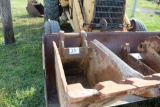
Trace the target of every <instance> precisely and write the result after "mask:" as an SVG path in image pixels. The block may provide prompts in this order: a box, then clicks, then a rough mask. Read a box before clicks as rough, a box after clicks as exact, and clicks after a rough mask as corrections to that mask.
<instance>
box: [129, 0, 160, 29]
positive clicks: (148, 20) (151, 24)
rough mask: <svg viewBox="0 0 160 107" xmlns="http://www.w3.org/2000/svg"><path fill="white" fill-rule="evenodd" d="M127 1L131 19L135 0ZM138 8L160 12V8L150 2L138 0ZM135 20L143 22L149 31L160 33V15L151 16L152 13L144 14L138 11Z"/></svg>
mask: <svg viewBox="0 0 160 107" xmlns="http://www.w3.org/2000/svg"><path fill="white" fill-rule="evenodd" d="M126 1H127V10H126V13H127V15H128V17H129V18H130V19H131V18H132V17H131V14H132V9H133V3H134V0H126ZM137 8H143V9H146V8H148V9H153V10H155V11H160V6H159V7H157V4H155V3H152V2H151V1H148V0H138V3H137ZM134 18H137V19H139V20H140V21H142V22H143V23H144V24H145V25H146V27H147V29H148V31H160V21H159V20H160V14H159V15H157V14H151V13H144V12H140V11H136V13H135V16H134Z"/></svg>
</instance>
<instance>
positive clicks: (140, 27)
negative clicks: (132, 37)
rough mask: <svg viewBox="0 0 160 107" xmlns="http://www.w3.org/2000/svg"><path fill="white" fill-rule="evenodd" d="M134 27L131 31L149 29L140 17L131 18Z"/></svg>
mask: <svg viewBox="0 0 160 107" xmlns="http://www.w3.org/2000/svg"><path fill="white" fill-rule="evenodd" d="M130 22H131V26H132V28H131V29H129V31H147V28H146V26H145V25H144V23H142V22H141V21H140V20H138V19H131V20H130Z"/></svg>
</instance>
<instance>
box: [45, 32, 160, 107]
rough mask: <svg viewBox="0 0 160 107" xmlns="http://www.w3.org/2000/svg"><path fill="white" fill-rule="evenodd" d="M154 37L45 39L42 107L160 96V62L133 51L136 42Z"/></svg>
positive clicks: (89, 106) (98, 105) (90, 106)
mask: <svg viewBox="0 0 160 107" xmlns="http://www.w3.org/2000/svg"><path fill="white" fill-rule="evenodd" d="M155 35H160V33H159V32H99V33H86V32H84V31H81V32H80V33H64V32H63V31H60V32H59V33H58V34H45V35H43V44H42V49H43V69H44V77H45V79H44V81H45V82H44V83H45V95H46V97H45V98H46V106H47V107H48V106H49V107H50V106H51V107H52V106H53V107H56V106H57V107H59V106H61V107H104V106H117V105H123V104H128V103H133V102H138V101H142V100H147V99H150V98H155V97H159V96H160V90H159V87H160V73H159V72H158V71H159V69H158V68H159V64H158V63H159V62H160V60H159V58H156V56H152V55H147V54H146V53H138V51H137V46H138V44H139V43H141V42H143V41H144V39H146V38H148V37H153V36H155ZM128 47H129V48H128ZM137 54H138V55H139V57H137V59H136V58H135V57H136V55H137ZM151 58H152V59H154V60H152V59H151ZM139 59H142V60H139ZM144 62H145V63H144ZM152 63H153V64H155V66H154V65H152ZM156 66H157V67H156ZM155 67H156V68H157V69H153V68H155Z"/></svg>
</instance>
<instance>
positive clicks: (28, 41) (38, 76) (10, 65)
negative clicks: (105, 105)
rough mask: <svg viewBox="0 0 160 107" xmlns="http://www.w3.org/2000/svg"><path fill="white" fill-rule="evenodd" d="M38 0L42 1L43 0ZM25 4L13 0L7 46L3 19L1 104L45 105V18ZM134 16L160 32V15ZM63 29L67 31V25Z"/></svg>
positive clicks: (16, 106) (1, 106) (2, 106)
mask: <svg viewBox="0 0 160 107" xmlns="http://www.w3.org/2000/svg"><path fill="white" fill-rule="evenodd" d="M39 1H40V2H41V3H43V0H39ZM139 2H145V3H147V4H146V5H145V6H144V5H143V6H142V7H147V6H150V8H154V6H156V5H154V6H151V5H152V3H150V2H149V1H146V0H139ZM26 4H27V0H11V5H12V16H13V25H14V33H15V38H16V43H15V44H14V45H8V46H5V45H4V40H3V34H2V26H1V22H0V50H1V51H0V74H1V75H0V107H44V106H45V101H44V90H43V88H44V87H43V71H42V57H41V56H42V53H41V39H42V38H41V37H42V33H43V18H36V17H31V16H29V15H28V14H27V12H26V10H25V7H26ZM140 4H142V3H139V4H138V7H141V5H140ZM127 6H128V7H131V6H132V0H127ZM159 8H160V7H159ZM154 9H155V8H154ZM127 14H128V16H130V15H131V8H129V9H127ZM135 17H137V18H138V19H141V20H143V22H144V23H145V24H146V26H147V27H148V30H149V31H160V26H159V25H160V21H159V22H158V21H157V20H159V19H160V17H159V16H158V15H150V14H142V13H138V12H136V14H135ZM144 19H147V20H144ZM150 21H151V22H150ZM61 28H62V29H65V30H66V27H65V26H62V27H61ZM67 30H68V29H67ZM146 103H147V104H148V103H149V104H151V105H152V104H153V106H152V107H154V106H156V104H158V103H155V101H153V103H152V101H151V102H146ZM149 104H148V105H149ZM141 105H143V107H145V104H141V103H137V104H135V105H134V106H135V107H141ZM148 105H146V106H148Z"/></svg>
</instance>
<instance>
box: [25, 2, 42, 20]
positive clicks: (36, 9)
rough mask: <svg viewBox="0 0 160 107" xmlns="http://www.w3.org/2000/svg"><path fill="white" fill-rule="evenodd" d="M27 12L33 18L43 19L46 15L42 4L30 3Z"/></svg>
mask: <svg viewBox="0 0 160 107" xmlns="http://www.w3.org/2000/svg"><path fill="white" fill-rule="evenodd" d="M26 10H27V12H28V13H29V14H30V15H32V16H38V17H42V16H43V15H44V7H43V5H42V4H41V3H28V5H27V7H26Z"/></svg>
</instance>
